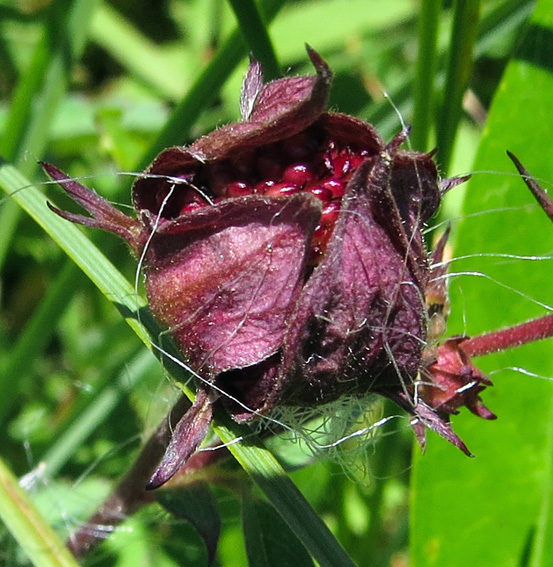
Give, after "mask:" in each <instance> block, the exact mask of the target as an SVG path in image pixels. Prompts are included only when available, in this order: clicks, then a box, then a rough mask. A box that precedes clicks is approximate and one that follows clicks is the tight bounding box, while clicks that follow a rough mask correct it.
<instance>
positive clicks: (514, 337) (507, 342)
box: [462, 313, 553, 357]
mask: <svg viewBox="0 0 553 567" xmlns="http://www.w3.org/2000/svg"><path fill="white" fill-rule="evenodd" d="M552 336H553V313H551V314H549V315H545V316H544V317H539V318H537V319H532V320H531V321H526V322H525V323H520V324H519V325H515V326H514V327H509V328H507V329H502V330H501V331H493V332H491V333H486V334H484V335H480V336H478V337H473V338H471V339H468V340H466V341H464V342H463V343H462V349H463V351H464V352H466V353H467V354H468V355H469V356H471V357H475V356H483V355H485V354H491V353H493V352H498V351H500V350H506V349H508V348H513V347H517V346H521V345H523V344H526V343H531V342H534V341H539V340H541V339H546V338H547V337H552Z"/></svg>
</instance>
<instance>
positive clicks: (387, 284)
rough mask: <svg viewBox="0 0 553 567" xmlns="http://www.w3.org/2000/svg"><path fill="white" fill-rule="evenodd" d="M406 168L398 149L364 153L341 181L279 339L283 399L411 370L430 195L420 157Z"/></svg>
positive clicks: (421, 333) (356, 388) (297, 399)
mask: <svg viewBox="0 0 553 567" xmlns="http://www.w3.org/2000/svg"><path fill="white" fill-rule="evenodd" d="M408 164H409V155H408V154H406V153H401V154H398V158H397V159H395V156H393V155H392V156H377V157H375V158H374V159H368V160H366V161H365V163H364V164H363V165H362V166H361V167H360V168H359V169H358V171H357V172H356V174H355V176H354V177H353V178H352V180H351V181H350V183H349V184H348V186H347V191H346V194H345V195H344V199H343V201H342V210H341V212H340V218H339V220H338V222H337V224H336V227H335V229H334V233H333V235H332V237H331V240H330V242H329V245H328V249H327V252H326V254H325V256H324V258H323V261H322V263H321V264H320V266H318V267H317V268H316V269H315V271H314V273H313V275H312V276H311V278H310V279H309V281H308V283H307V284H306V286H305V287H304V289H303V291H302V295H301V297H300V300H299V301H298V308H297V310H296V312H295V313H294V315H293V316H292V317H291V318H290V328H289V331H288V333H287V335H286V337H285V343H284V361H283V370H282V372H283V375H284V376H286V378H287V380H290V382H291V383H292V382H293V384H294V388H293V391H290V392H289V396H290V400H291V402H290V403H320V402H323V401H325V400H326V401H328V400H330V399H333V398H335V397H337V396H339V395H341V394H346V393H361V392H366V391H368V390H372V391H383V390H386V389H387V388H389V387H390V386H391V385H395V387H398V388H401V387H402V384H403V381H405V383H406V384H409V383H411V382H412V381H413V377H414V376H416V374H417V371H418V367H419V364H420V356H421V350H422V346H423V342H424V337H425V324H426V321H425V306H424V301H423V295H424V291H423V289H424V284H425V282H426V279H427V270H428V269H427V266H426V253H425V252H424V246H423V242H422V235H421V227H422V220H423V218H424V217H423V216H422V213H421V209H422V208H423V207H427V204H424V205H423V203H428V202H430V201H431V200H436V201H437V200H439V192H438V188H437V183H436V177H434V179H433V184H432V179H431V176H427V177H425V169H424V167H423V166H425V165H426V164H425V163H424V162H420V163H419V162H417V161H416V160H414V159H411V161H410V164H411V169H410V171H409V170H408ZM398 170H399V173H398ZM428 171H429V172H432V167H430V168H428ZM433 171H434V175H435V169H433ZM433 194H435V195H437V196H438V197H434V195H433ZM405 195H409V197H410V198H409V199H407V200H406V201H405ZM399 199H403V200H401V201H399ZM398 201H399V203H398ZM417 215H418V216H417Z"/></svg>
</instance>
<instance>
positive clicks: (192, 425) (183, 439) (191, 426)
mask: <svg viewBox="0 0 553 567" xmlns="http://www.w3.org/2000/svg"><path fill="white" fill-rule="evenodd" d="M212 403H213V400H212V399H211V398H210V395H209V394H207V393H206V391H205V390H204V389H201V388H200V389H199V390H198V393H197V394H196V400H195V401H194V403H193V404H192V407H191V408H190V409H189V410H188V411H187V412H186V413H185V414H184V415H183V416H182V418H181V419H180V421H179V422H178V423H177V426H176V427H175V431H174V432H173V435H172V437H171V441H170V442H169V445H168V446H167V450H166V452H165V455H164V457H163V459H162V460H161V463H160V464H159V466H158V468H157V469H156V471H155V472H154V474H153V475H152V478H151V479H150V481H149V482H148V484H147V486H146V488H147V489H148V490H153V489H154V488H159V487H160V486H161V485H163V484H165V483H166V482H167V481H168V480H169V479H170V478H172V477H173V476H174V475H175V474H176V473H177V472H178V471H179V469H180V468H181V466H182V465H183V464H184V463H185V462H186V461H187V459H188V458H189V457H190V455H192V453H193V452H194V451H195V450H196V449H197V448H198V446H199V445H200V443H201V442H202V441H203V440H204V438H205V436H206V435H207V432H208V430H209V424H210V423H211V418H212V416H213V408H212Z"/></svg>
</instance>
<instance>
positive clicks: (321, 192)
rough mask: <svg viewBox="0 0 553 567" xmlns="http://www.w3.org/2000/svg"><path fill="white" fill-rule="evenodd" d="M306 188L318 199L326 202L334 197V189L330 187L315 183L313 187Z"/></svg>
mask: <svg viewBox="0 0 553 567" xmlns="http://www.w3.org/2000/svg"><path fill="white" fill-rule="evenodd" d="M305 190H306V191H307V192H308V193H311V194H312V195H314V196H315V197H317V199H320V200H321V201H323V203H326V202H328V201H330V200H331V199H332V191H331V190H330V189H327V188H326V187H321V186H320V185H315V186H311V187H306V189H305Z"/></svg>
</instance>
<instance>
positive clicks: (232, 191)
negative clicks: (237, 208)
mask: <svg viewBox="0 0 553 567" xmlns="http://www.w3.org/2000/svg"><path fill="white" fill-rule="evenodd" d="M252 193H253V190H252V188H251V186H250V185H248V184H247V183H244V182H243V181H233V182H232V183H230V184H229V185H228V187H227V190H226V194H227V195H226V196H227V197H229V198H232V197H244V196H245V195H251V194H252Z"/></svg>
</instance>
